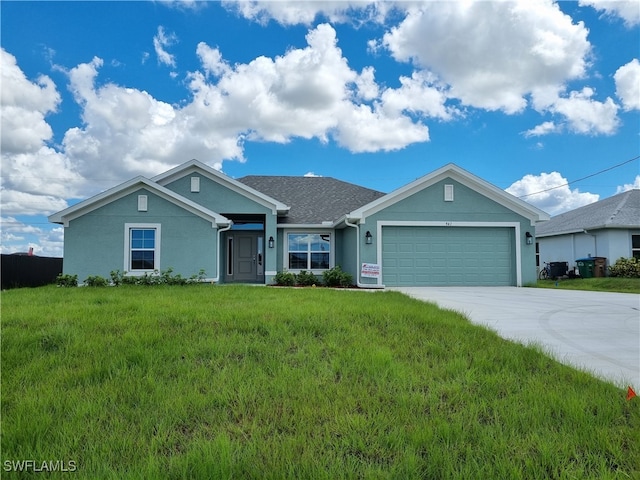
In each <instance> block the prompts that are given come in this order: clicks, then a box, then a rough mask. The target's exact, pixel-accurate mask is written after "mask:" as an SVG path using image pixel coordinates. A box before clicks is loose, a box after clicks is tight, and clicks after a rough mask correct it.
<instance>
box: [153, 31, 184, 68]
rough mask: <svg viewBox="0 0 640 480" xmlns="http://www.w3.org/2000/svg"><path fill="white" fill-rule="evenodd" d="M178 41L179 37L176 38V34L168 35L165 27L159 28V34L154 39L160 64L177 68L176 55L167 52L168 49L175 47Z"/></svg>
mask: <svg viewBox="0 0 640 480" xmlns="http://www.w3.org/2000/svg"><path fill="white" fill-rule="evenodd" d="M177 40H178V37H176V35H175V33H169V34H166V33H165V31H164V27H163V26H159V27H158V33H157V34H156V35H155V36H154V37H153V48H154V49H155V51H156V55H157V57H158V63H163V64H165V65H167V66H169V67H173V68H175V66H176V58H175V55H172V54H170V53H169V52H167V51H166V47H170V46H171V45H174V44H175V43H176V41H177Z"/></svg>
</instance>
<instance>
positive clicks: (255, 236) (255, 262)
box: [228, 232, 264, 283]
mask: <svg viewBox="0 0 640 480" xmlns="http://www.w3.org/2000/svg"><path fill="white" fill-rule="evenodd" d="M230 238H233V241H232V243H233V248H232V250H231V251H230V252H228V254H229V255H231V264H232V266H233V267H232V272H231V275H228V277H229V280H231V281H234V282H246V283H256V282H263V281H264V235H263V234H262V232H235V233H234V234H233V237H230Z"/></svg>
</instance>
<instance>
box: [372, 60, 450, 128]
mask: <svg viewBox="0 0 640 480" xmlns="http://www.w3.org/2000/svg"><path fill="white" fill-rule="evenodd" d="M400 83H401V87H400V88H397V89H386V90H385V91H384V92H383V94H382V97H381V101H382V108H383V109H384V111H385V112H387V113H390V114H393V115H398V114H399V113H401V112H405V111H408V112H411V113H418V114H421V115H425V116H427V117H434V118H440V119H442V120H450V119H451V118H452V116H453V115H454V114H455V113H458V111H457V110H455V109H453V108H449V107H446V106H445V102H446V101H447V96H446V90H445V89H442V88H441V87H438V86H437V85H435V82H434V78H433V76H432V75H429V74H428V73H427V72H414V73H413V74H412V76H411V78H408V77H400Z"/></svg>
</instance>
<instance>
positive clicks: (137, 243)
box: [131, 230, 143, 248]
mask: <svg viewBox="0 0 640 480" xmlns="http://www.w3.org/2000/svg"><path fill="white" fill-rule="evenodd" d="M142 235H143V230H131V248H142V242H143V240H142Z"/></svg>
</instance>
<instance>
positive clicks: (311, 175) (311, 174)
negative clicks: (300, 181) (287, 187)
mask: <svg viewBox="0 0 640 480" xmlns="http://www.w3.org/2000/svg"><path fill="white" fill-rule="evenodd" d="M303 177H309V178H317V177H322V175H317V174H315V173H313V172H307V173H305V174H304V175H303Z"/></svg>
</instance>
